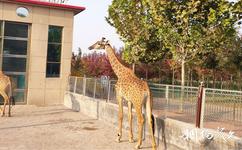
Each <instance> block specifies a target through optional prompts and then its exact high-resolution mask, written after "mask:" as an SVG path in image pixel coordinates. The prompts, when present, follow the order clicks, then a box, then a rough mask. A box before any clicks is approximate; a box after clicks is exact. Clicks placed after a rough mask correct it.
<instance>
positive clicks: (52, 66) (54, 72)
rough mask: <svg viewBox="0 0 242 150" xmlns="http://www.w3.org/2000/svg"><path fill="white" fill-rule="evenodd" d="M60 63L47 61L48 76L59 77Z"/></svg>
mask: <svg viewBox="0 0 242 150" xmlns="http://www.w3.org/2000/svg"><path fill="white" fill-rule="evenodd" d="M59 76H60V63H47V72H46V77H59Z"/></svg>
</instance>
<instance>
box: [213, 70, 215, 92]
mask: <svg viewBox="0 0 242 150" xmlns="http://www.w3.org/2000/svg"><path fill="white" fill-rule="evenodd" d="M213 88H214V89H215V70H214V69H213Z"/></svg>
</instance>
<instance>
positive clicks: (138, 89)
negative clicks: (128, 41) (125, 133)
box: [88, 38, 156, 150]
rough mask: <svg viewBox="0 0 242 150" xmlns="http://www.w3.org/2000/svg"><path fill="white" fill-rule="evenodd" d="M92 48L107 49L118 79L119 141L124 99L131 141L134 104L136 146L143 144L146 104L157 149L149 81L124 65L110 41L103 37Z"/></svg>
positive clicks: (152, 138)
mask: <svg viewBox="0 0 242 150" xmlns="http://www.w3.org/2000/svg"><path fill="white" fill-rule="evenodd" d="M88 49H89V50H92V49H105V50H106V52H107V55H108V59H109V62H110V64H111V66H112V69H113V71H114V73H115V74H116V76H117V77H118V81H117V83H116V85H115V90H116V96H117V101H118V105H119V115H118V116H119V131H118V137H117V141H118V142H120V140H121V137H122V122H123V99H124V100H126V101H128V119H129V125H130V130H129V142H130V143H132V142H134V140H133V132H132V105H133V106H134V108H135V111H136V115H137V119H138V143H137V145H136V146H135V148H136V149H139V148H140V147H141V144H142V134H143V133H142V132H143V126H144V117H143V115H142V106H143V104H144V103H145V104H146V114H147V118H148V124H149V131H150V134H151V140H152V148H153V150H154V149H156V143H155V137H154V133H153V119H152V97H151V93H150V89H149V86H148V84H147V82H145V81H143V80H140V79H139V78H138V77H137V76H136V75H135V74H134V73H133V71H132V70H131V69H129V68H127V67H125V66H124V65H122V64H121V63H120V62H119V60H118V58H117V57H116V55H115V52H114V50H113V48H112V47H111V45H110V44H109V42H108V41H105V38H102V40H101V41H97V42H96V43H95V44H93V45H92V46H90V47H89V48H88Z"/></svg>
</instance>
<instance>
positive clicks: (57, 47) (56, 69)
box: [46, 26, 62, 77]
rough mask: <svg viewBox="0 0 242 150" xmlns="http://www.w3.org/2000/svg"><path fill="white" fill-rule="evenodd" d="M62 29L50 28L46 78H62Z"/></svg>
mask: <svg viewBox="0 0 242 150" xmlns="http://www.w3.org/2000/svg"><path fill="white" fill-rule="evenodd" d="M61 42H62V27H58V26H49V35H48V51H47V64H46V77H60V65H61V46H62V44H61Z"/></svg>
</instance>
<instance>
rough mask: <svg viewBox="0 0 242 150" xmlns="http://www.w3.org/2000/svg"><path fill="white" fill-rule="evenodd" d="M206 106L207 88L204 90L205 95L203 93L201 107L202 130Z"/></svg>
mask: <svg viewBox="0 0 242 150" xmlns="http://www.w3.org/2000/svg"><path fill="white" fill-rule="evenodd" d="M203 86H204V85H203ZM205 105H206V88H203V93H202V106H201V117H200V128H203V123H204V112H205Z"/></svg>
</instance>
